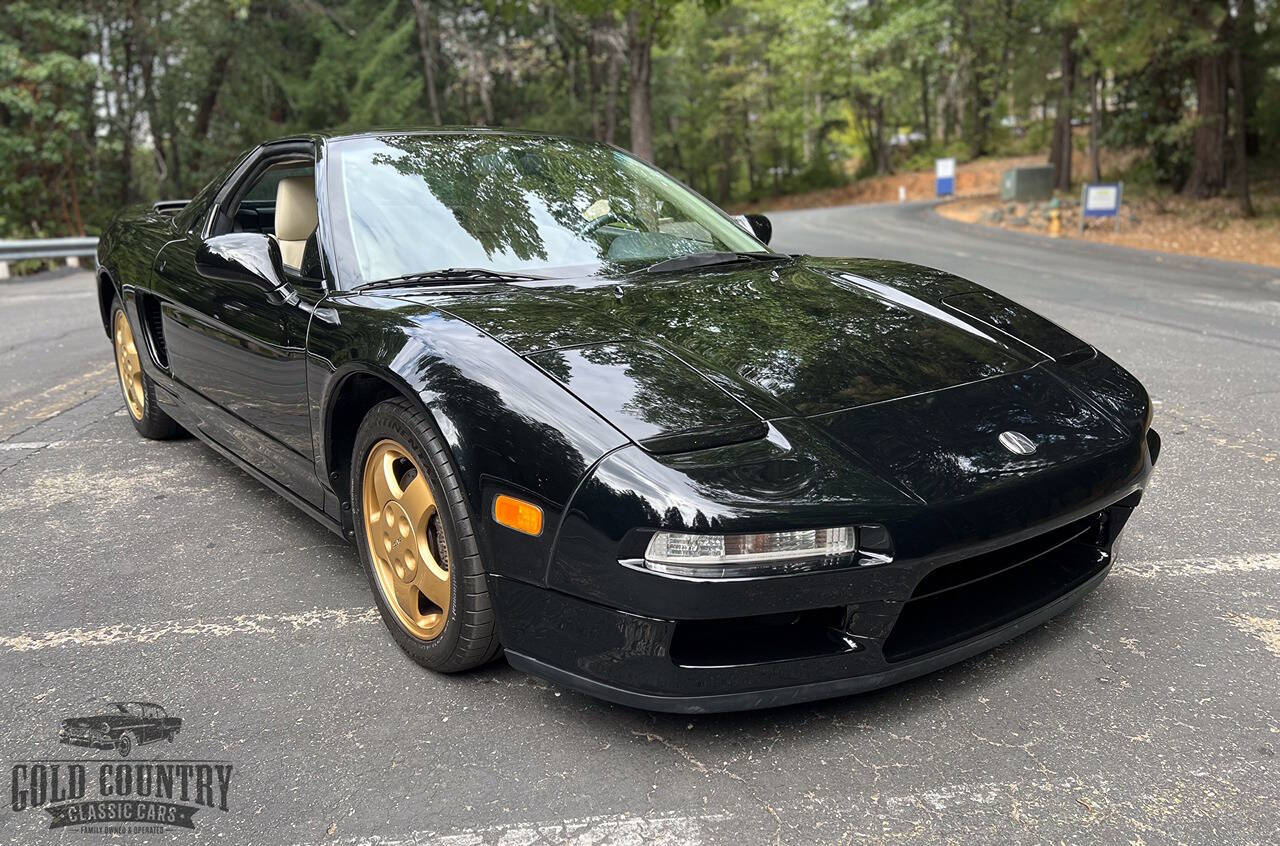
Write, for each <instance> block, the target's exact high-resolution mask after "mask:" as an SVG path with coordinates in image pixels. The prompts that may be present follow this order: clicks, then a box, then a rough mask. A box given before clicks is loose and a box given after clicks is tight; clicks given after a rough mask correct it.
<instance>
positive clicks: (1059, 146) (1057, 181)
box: [1049, 29, 1076, 191]
mask: <svg viewBox="0 0 1280 846" xmlns="http://www.w3.org/2000/svg"><path fill="white" fill-rule="evenodd" d="M1075 35H1076V34H1075V30H1074V29H1068V30H1066V31H1065V32H1063V34H1062V88H1061V90H1060V92H1059V94H1058V114H1057V117H1056V119H1055V120H1054V124H1053V145H1052V147H1051V148H1050V150H1049V163H1050V164H1052V165H1053V186H1054V188H1056V189H1057V190H1059V191H1070V190H1071V154H1072V144H1071V106H1072V98H1073V97H1074V95H1075V84H1076V52H1075V47H1074V41H1075Z"/></svg>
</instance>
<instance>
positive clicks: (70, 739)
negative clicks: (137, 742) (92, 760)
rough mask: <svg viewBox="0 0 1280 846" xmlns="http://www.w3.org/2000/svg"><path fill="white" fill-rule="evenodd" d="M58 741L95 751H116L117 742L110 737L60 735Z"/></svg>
mask: <svg viewBox="0 0 1280 846" xmlns="http://www.w3.org/2000/svg"><path fill="white" fill-rule="evenodd" d="M58 740H59V741H60V742H62V743H65V744H67V745H68V746H89V747H92V748H94V749H114V748H115V745H116V744H115V741H114V740H112V739H111V738H109V737H105V738H104V737H86V736H85V735H76V734H60V735H59V736H58Z"/></svg>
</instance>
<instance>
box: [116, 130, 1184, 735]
mask: <svg viewBox="0 0 1280 846" xmlns="http://www.w3.org/2000/svg"><path fill="white" fill-rule="evenodd" d="M748 226H749V229H750V231H748ZM768 236H769V225H768V221H767V220H765V219H763V218H761V217H753V218H750V219H748V220H746V221H745V222H743V223H741V224H740V223H739V222H735V220H734V219H732V218H730V217H728V216H726V215H725V214H724V213H722V212H721V211H719V210H718V209H716V208H715V207H714V206H712V205H711V204H710V203H708V202H706V201H705V200H703V199H702V198H700V197H699V196H697V195H696V194H694V193H693V192H692V191H690V190H689V189H688V188H685V187H684V186H682V185H680V184H679V183H678V182H676V181H675V180H673V179H671V178H670V177H669V176H667V175H665V174H663V173H662V172H660V171H658V170H656V169H654V168H652V167H650V166H649V165H647V164H644V163H642V162H640V161H638V160H636V159H635V158H633V157H631V156H630V155H628V154H626V153H624V152H622V151H620V150H617V149H615V148H612V147H609V146H605V145H600V144H591V143H583V142H578V141H573V140H569V139H566V138H559V137H551V136H543V135H533V134H524V133H513V132H491V131H482V130H470V129H467V130H439V131H423V132H398V131H397V132H371V133H367V134H359V135H348V136H341V137H339V136H326V135H308V136H305V137H295V138H289V139H285V140H281V141H273V142H270V143H267V144H263V145H262V146H260V147H258V148H256V149H254V150H252V151H250V152H249V153H247V154H245V155H244V156H243V157H241V158H240V159H239V160H238V161H237V162H235V163H234V164H233V165H232V166H231V167H230V168H229V169H228V170H227V171H226V173H224V174H223V175H222V176H221V177H219V178H218V179H216V180H215V181H214V182H213V183H211V184H210V185H209V186H208V187H207V188H205V189H204V190H203V191H201V192H200V193H199V194H198V195H197V196H196V197H195V198H194V199H192V200H190V201H189V202H174V203H161V204H157V206H156V207H154V208H143V209H138V210H131V211H128V212H125V213H123V214H122V215H121V216H120V217H119V218H118V219H117V220H116V221H115V222H114V223H113V224H112V225H111V226H110V228H109V229H108V230H107V232H106V233H105V235H104V236H103V237H102V239H101V245H100V247H99V256H98V258H99V268H98V278H99V290H100V294H101V307H102V319H103V323H104V325H105V327H106V329H107V332H108V334H110V335H111V336H112V337H113V339H114V344H115V351H116V359H117V362H118V364H119V371H120V381H121V385H122V387H123V390H124V398H125V400H126V404H127V407H128V409H129V412H130V414H131V415H132V419H133V423H134V426H135V427H136V428H137V430H138V431H139V432H140V433H142V434H143V435H144V436H147V437H151V438H165V437H170V436H173V435H175V434H178V433H179V432H181V431H182V430H183V429H185V430H187V431H189V432H192V433H194V434H196V435H198V436H199V437H200V438H201V439H203V440H204V441H206V442H207V443H208V444H209V445H210V446H211V447H213V449H215V450H217V451H218V452H220V453H222V454H224V455H225V456H227V457H228V458H230V459H231V460H232V461H234V462H236V463H237V464H239V465H240V466H241V467H242V468H243V469H245V470H246V471H247V472H249V473H250V474H252V475H253V476H255V477H256V478H258V479H259V480H261V481H262V482H263V483H264V484H266V485H268V486H270V487H271V488H273V489H274V490H276V491H278V492H279V493H281V494H282V495H283V496H285V497H286V498H287V499H289V500H290V501H291V502H293V503H294V504H295V505H297V506H298V507H299V508H301V509H302V510H304V511H306V512H307V513H308V514H311V515H312V516H313V517H315V518H316V519H317V520H319V521H320V522H322V523H324V524H325V525H326V526H328V527H330V528H331V529H333V530H334V531H335V532H338V533H339V534H341V535H343V536H344V537H346V538H349V539H351V540H353V541H354V542H355V543H356V545H357V547H358V548H359V551H360V556H361V558H362V559H363V561H364V564H365V567H366V568H367V570H368V575H369V582H370V584H371V586H372V589H373V594H374V597H375V599H376V602H377V606H378V609H379V610H380V611H381V613H382V616H383V618H384V620H385V622H386V624H387V626H388V628H389V629H390V631H391V633H392V635H393V636H394V637H395V639H396V640H397V641H398V642H399V644H400V645H401V646H402V647H403V648H404V650H405V651H406V652H407V653H408V654H409V655H410V656H412V657H413V658H414V659H415V660H416V661H418V662H419V663H421V664H423V665H425V666H427V667H430V668H432V669H436V670H442V671H455V670H463V669H466V668H469V667H474V666H476V665H478V664H482V663H484V662H486V661H488V660H490V659H492V658H493V657H494V656H495V655H497V654H498V650H499V644H501V645H502V647H503V648H505V650H506V654H507V659H508V660H509V661H510V662H511V663H512V664H513V665H514V666H516V667H518V668H521V669H524V670H527V671H529V672H532V673H536V674H538V675H542V676H545V677H547V678H549V679H553V680H555V681H557V682H560V683H562V684H564V685H567V686H569V687H573V688H577V689H579V690H582V691H585V692H587V693H590V694H592V695H594V696H598V697H601V698H604V699H610V700H614V701H616V702H622V703H627V704H630V705H636V706H640V707H644V708H651V709H657V710H672V711H689V712H696V711H716V710H730V709H742V708H755V707H762V706H770V705H779V704H783V703H787V702H795V701H800V700H806V699H816V698H819V697H826V696H835V695H839V694H845V693H850V692H854V691H860V690H866V689H869V688H874V687H879V686H883V685H886V684H890V683H892V682H896V681H899V680H901V679H906V678H909V677H911V676H916V675H919V674H921V673H925V672H928V671H930V670H932V669H934V668H937V667H940V666H942V665H945V664H950V663H952V662H955V661H958V660H960V659H962V658H965V657H966V656H969V655H973V654H975V653H977V652H980V651H982V650H985V649H987V648H989V647H991V646H992V645H993V644H996V643H999V642H1001V641H1003V640H1005V639H1007V638H1010V637H1013V636H1014V635H1016V634H1018V633H1020V632H1022V631H1025V630H1026V629H1028V628H1031V627H1032V626H1035V625H1037V624H1038V623H1040V622H1042V621H1044V620H1046V619H1048V618H1049V617H1050V616H1052V615H1054V614H1056V613H1058V612H1059V611H1061V610H1063V609H1064V608H1066V607H1067V606H1069V605H1071V604H1072V603H1073V602H1075V601H1076V600H1078V599H1079V598H1080V597H1081V596H1083V595H1084V594H1085V593H1086V592H1088V591H1090V590H1092V589H1093V588H1094V587H1096V586H1097V585H1098V583H1099V582H1100V581H1101V580H1102V578H1103V577H1104V576H1105V574H1106V573H1107V571H1108V568H1109V567H1110V565H1111V562H1112V552H1113V545H1114V543H1115V541H1116V537H1117V535H1118V534H1119V533H1120V530H1121V528H1122V527H1123V526H1124V524H1125V521H1126V520H1127V519H1128V518H1129V516H1130V514H1131V512H1132V511H1133V508H1134V506H1136V505H1137V504H1138V501H1139V499H1140V498H1141V496H1142V490H1143V486H1144V485H1145V483H1146V480H1147V477H1148V475H1149V473H1150V471H1151V467H1152V464H1153V463H1154V461H1155V459H1156V456H1157V454H1158V452H1159V445H1160V441H1159V438H1158V437H1157V435H1156V433H1155V432H1154V431H1153V430H1152V429H1151V428H1150V422H1151V405H1150V402H1149V400H1148V397H1147V393H1146V391H1145V390H1144V389H1143V387H1142V385H1141V384H1139V383H1138V382H1137V380H1135V379H1134V378H1133V377H1132V376H1130V375H1129V374H1128V373H1127V372H1125V371H1124V370H1123V369H1122V368H1120V367H1119V366H1117V365H1116V364H1115V363H1114V362H1113V361H1111V359H1109V358H1107V357H1106V356H1105V355H1103V354H1101V353H1100V352H1098V351H1096V350H1095V349H1093V348H1092V347H1090V346H1089V345H1088V344H1086V343H1084V342H1083V341H1081V340H1079V339H1077V338H1075V337H1074V336H1072V335H1070V334H1069V333H1067V332H1066V331H1064V330H1062V329H1061V328H1059V327H1058V326H1056V325H1054V324H1052V323H1050V322H1049V321H1047V320H1045V319H1043V318H1041V317H1039V316H1037V315H1036V314H1034V313H1032V312H1031V311H1028V310H1027V309H1025V308H1022V307H1021V306H1019V305H1017V304H1016V303H1014V302H1011V301H1010V300H1008V299H1005V298H1004V297H1002V296H1000V295H998V294H995V293H992V292H991V291H988V290H986V289H984V288H983V287H982V286H980V285H977V284H975V283H973V282H969V281H967V280H964V279H960V278H957V277H955V276H953V275H951V274H949V273H944V272H942V271H939V270H932V269H929V268H925V267H917V266H912V265H907V264H902V263H898V262H892V261H880V260H868V259H861V260H858V259H818V258H810V257H807V256H796V255H783V254H779V253H776V252H771V251H770V250H769V249H768V247H766V243H767V241H768V240H769V237H768Z"/></svg>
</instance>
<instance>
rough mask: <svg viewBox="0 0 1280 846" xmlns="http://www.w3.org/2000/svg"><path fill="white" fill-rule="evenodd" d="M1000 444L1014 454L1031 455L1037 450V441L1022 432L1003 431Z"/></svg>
mask: <svg viewBox="0 0 1280 846" xmlns="http://www.w3.org/2000/svg"><path fill="white" fill-rule="evenodd" d="M1000 445H1001V446H1002V447H1004V448H1005V449H1007V450H1009V452H1011V453H1013V454H1014V455H1030V454H1031V453H1033V452H1035V451H1036V444H1035V441H1033V440H1031V439H1030V438H1028V437H1027V436H1026V435H1024V434H1022V433H1021V432H1001V433H1000Z"/></svg>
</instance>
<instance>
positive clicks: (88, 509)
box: [0, 205, 1280, 846]
mask: <svg viewBox="0 0 1280 846" xmlns="http://www.w3.org/2000/svg"><path fill="white" fill-rule="evenodd" d="M773 220H774V224H775V232H776V233H777V235H776V242H775V246H777V247H779V248H781V249H784V250H791V251H804V252H811V253H816V254H840V255H873V256H881V257H888V258H899V259H905V260H909V261H918V262H921V263H924V264H929V265H933V266H938V267H943V268H946V269H948V270H952V271H954V272H957V273H959V274H961V275H964V276H969V277H971V278H974V279H976V280H978V281H981V282H983V283H985V284H988V285H989V286H990V287H992V288H994V289H996V290H998V291H1000V292H1001V293H1004V294H1006V295H1008V296H1011V297H1013V298H1014V299H1017V300H1019V301H1021V302H1024V303H1026V304H1027V305H1029V306H1031V307H1033V308H1035V309H1037V310H1039V311H1041V312H1042V313H1044V314H1045V315H1047V316H1048V317H1050V318H1051V319H1054V320H1056V321H1058V322H1060V323H1062V324H1063V325H1064V326H1066V327H1067V328H1068V329H1070V330H1072V331H1074V332H1076V333H1077V334H1079V335H1080V336H1082V337H1083V338H1085V339H1086V340H1088V341H1090V342H1092V343H1095V344H1096V345H1097V346H1099V347H1100V348H1101V349H1103V350H1105V351H1106V352H1107V353H1108V354H1109V355H1111V356H1112V357H1113V358H1115V359H1117V360H1118V361H1119V362H1120V363H1121V364H1123V365H1125V366H1126V367H1128V368H1129V369H1130V370H1131V371H1133V372H1134V373H1135V374H1136V375H1137V376H1138V377H1139V378H1140V379H1142V381H1143V382H1144V383H1145V384H1146V385H1147V387H1148V389H1149V390H1150V391H1151V394H1152V396H1153V398H1154V399H1155V400H1156V401H1157V402H1158V406H1157V410H1156V418H1155V425H1156V426H1157V428H1158V429H1159V430H1160V431H1161V434H1162V435H1163V436H1164V450H1163V452H1162V454H1161V459H1160V466H1159V467H1158V469H1157V471H1156V473H1155V476H1154V479H1153V483H1152V486H1151V488H1150V490H1149V491H1148V494H1147V496H1146V499H1145V501H1144V503H1143V506H1142V507H1141V508H1140V509H1139V510H1138V512H1137V513H1136V515H1135V517H1134V519H1133V520H1132V521H1131V522H1130V524H1129V528H1128V529H1127V537H1126V539H1125V541H1124V546H1123V549H1122V553H1121V560H1120V563H1119V564H1118V565H1117V567H1116V570H1115V572H1114V573H1113V575H1112V577H1111V578H1109V579H1108V580H1107V581H1106V582H1105V583H1104V584H1103V586H1102V587H1101V588H1099V590H1098V591H1097V592H1096V593H1094V594H1093V595H1092V596H1090V597H1089V598H1087V599H1086V600H1085V601H1084V602H1083V603H1082V604H1081V605H1079V606H1077V607H1076V608H1075V609H1073V610H1071V611H1069V612H1068V613H1066V614H1063V615H1062V616H1060V617H1058V618H1056V619H1054V620H1053V621H1051V622H1050V623H1049V624H1047V625H1045V626H1043V627H1041V628H1040V629H1037V630H1035V631H1032V632H1030V633H1028V634H1027V635H1025V636H1023V637H1021V638H1018V639H1017V640H1014V641H1012V642H1010V643H1008V644H1005V645H1003V646H1001V647H999V648H997V649H995V650H992V651H991V652H988V653H986V654H983V655H980V656H978V657H975V658H973V659H971V660H969V661H966V662H964V663H961V664H959V665H957V666H954V667H952V668H949V669H947V670H944V671H942V672H938V673H933V674H930V675H927V676H924V677H922V678H919V679H916V680H914V681H911V682H908V683H905V684H902V685H898V686H896V687H892V688H889V689H887V690H882V691H877V692H874V693H870V694H866V695H862V696H856V697H851V698H846V699H837V700H832V701H827V702H820V703H814V704H808V705H801V706H795V707H790V708H785V709H779V710H772V711H763V712H757V713H748V714H731V715H720V716H708V717H692V718H691V717H682V716H674V715H655V714H648V713H644V712H641V711H634V710H630V709H626V708H622V707H617V706H612V705H607V704H604V703H600V702H597V701H594V700H592V699H589V698H586V697H584V696H581V695H578V694H575V693H572V692H569V691H566V690H562V689H560V688H557V687H555V686H553V685H549V684H547V683H544V682H542V681H539V680H536V679H533V678H530V677H527V676H524V675H522V674H520V673H517V672H515V671H514V670H512V669H510V668H509V667H508V666H507V665H506V664H505V663H503V662H501V661H500V662H498V663H496V664H493V665H491V666H489V667H485V668H483V669H481V670H479V671H477V672H473V673H469V674H466V675H461V676H454V677H441V676H436V675H432V674H430V673H428V672H426V671H424V670H421V669H420V668H418V667H417V666H416V665H414V664H412V663H411V662H410V661H409V660H408V659H407V658H405V657H404V656H403V655H402V654H401V653H400V652H399V650H398V649H397V648H396V647H395V645H394V644H393V643H392V641H391V640H390V638H389V637H388V636H387V635H386V634H385V633H384V631H383V629H382V625H381V623H380V622H379V621H378V619H377V618H376V616H375V615H373V614H371V613H370V608H371V601H370V598H369V593H368V585H367V582H366V580H365V577H364V574H363V573H362V571H361V570H360V568H359V566H358V563H357V559H356V555H355V552H354V549H352V548H350V547H348V546H346V545H344V544H343V543H342V542H341V541H340V540H339V539H338V538H337V537H335V536H333V535H331V534H330V533H329V532H327V531H326V530H324V529H322V528H320V527H319V526H318V525H315V524H314V523H312V522H311V521H310V520H309V519H308V518H307V517H305V516H304V515H303V514H301V513H300V512H298V511H296V510H294V509H293V508H292V507H291V506H290V505H288V503H286V502H285V501H284V500H282V499H280V498H278V497H276V496H275V495H273V494H271V493H270V492H268V491H266V490H265V489H264V488H262V486H260V485H259V484H257V483H256V482H254V481H253V480H251V479H250V478H249V477H247V476H246V475H244V474H243V473H241V472H240V471H239V470H237V469H235V468H234V467H232V466H231V465H229V464H228V463H226V462H225V461H223V460H221V459H219V458H218V457H217V456H216V455H215V454H214V453H212V452H211V451H210V450H209V449H207V448H206V447H204V446H202V445H201V444H200V443H199V442H197V441H194V440H186V441H175V442H168V443H150V442H145V441H143V440H141V439H139V438H138V437H136V436H135V434H134V432H133V430H132V428H131V427H130V425H129V423H128V420H127V418H126V417H125V411H124V407H123V401H122V399H121V397H120V394H119V389H118V386H117V385H116V383H115V381H114V374H113V371H112V369H111V354H110V348H109V345H108V341H107V338H106V336H105V334H104V333H103V331H102V328H101V323H100V319H99V316H98V313H97V303H96V300H95V298H94V294H93V287H92V278H91V276H90V275H89V274H87V273H83V272H81V273H61V274H57V275H53V276H46V277H42V278H39V279H35V280H13V281H9V282H6V283H3V284H0V572H2V573H3V579H4V585H5V588H6V590H5V591H4V594H3V598H2V599H0V679H2V681H0V689H3V691H4V694H5V700H4V701H5V703H7V705H8V706H9V707H8V709H7V712H6V719H5V720H4V721H3V722H2V723H0V754H2V755H3V756H4V757H5V760H6V770H7V769H8V767H7V764H8V763H10V762H12V761H14V760H17V759H22V758H37V757H60V756H62V755H65V754H66V753H65V748H64V747H60V746H59V744H58V743H57V737H56V734H57V726H58V723H59V721H60V720H61V719H62V718H64V717H66V716H70V715H72V714H74V713H78V712H80V711H82V710H83V708H84V707H85V705H86V703H89V702H102V701H103V700H104V699H115V698H126V699H143V700H152V701H156V702H160V703H162V704H164V705H166V706H167V707H169V708H170V710H171V711H172V712H174V713H175V714H177V715H178V716H181V717H182V718H183V720H184V730H183V734H182V735H180V736H179V739H178V741H177V743H176V744H175V745H174V746H173V747H167V746H165V747H156V746H149V747H144V748H142V749H141V750H139V757H153V752H152V750H158V751H156V752H154V756H158V757H165V756H171V755H180V756H183V757H192V758H196V757H199V758H216V759H222V760H229V761H231V762H232V763H233V764H234V765H235V768H236V769H235V775H234V778H233V781H232V785H231V807H230V810H229V811H228V812H226V813H221V812H212V811H210V812H205V811H202V812H201V813H202V814H203V815H204V819H200V817H199V815H198V816H197V820H198V821H199V825H198V827H197V830H196V832H195V833H189V832H183V833H181V834H176V833H172V832H170V833H167V834H155V835H138V836H135V837H132V838H125V840H126V842H139V843H147V842H168V841H169V840H184V841H190V840H195V841H201V842H203V841H221V842H236V843H250V842H252V843H274V844H287V843H296V844H311V843H339V844H352V843H369V844H374V843H377V844H382V846H388V844H396V843H432V844H436V843H445V844H504V846H512V844H532V843H582V844H587V843H591V844H623V843H628V844H629V843H665V844H684V843H699V842H700V843H734V844H737V843H785V844H828V843H829V844H852V843H864V842H870V843H879V842H884V843H896V842H903V841H907V842H921V843H964V844H973V843H991V844H1008V843H1042V842H1062V843H1091V842H1092V843H1096V842H1104V843H1113V842H1125V843H1206V844H1207V843H1233V844H1247V843H1259V844H1260V843H1274V842H1276V841H1277V840H1278V839H1280V816H1278V815H1277V813H1276V809H1277V807H1280V788H1278V787H1277V782H1278V781H1280V779H1277V775H1280V772H1278V768H1277V762H1276V750H1277V749H1278V748H1280V704H1278V702H1280V698H1278V697H1277V682H1278V681H1280V590H1277V586H1276V585H1277V580H1278V579H1280V519H1277V514H1278V511H1280V508H1278V505H1280V459H1278V457H1277V456H1278V454H1280V269H1267V268H1258V267H1250V266H1245V265H1230V264H1224V263H1217V262H1208V261H1200V260H1196V259H1189V258H1185V257H1176V256H1159V255H1156V254H1153V253H1141V252H1137V251H1130V250H1123V249H1116V248H1107V247H1103V246H1097V245H1082V244H1078V243H1063V242H1050V241H1046V240H1040V239H1034V238H1031V237H1029V236H1022V235H1019V234H1017V233H1007V232H1003V231H998V230H985V229H977V228H971V227H966V226H964V225H962V224H956V223H951V222H945V221H941V220H939V219H938V218H936V216H933V215H932V214H931V213H930V212H929V211H928V210H927V208H924V207H921V206H914V205H913V206H879V207H850V208H838V209H815V210H808V211H798V212H788V213H780V214H777V215H775V216H773ZM86 754H89V755H95V754H96V755H97V756H98V757H101V758H103V759H104V760H109V759H110V758H109V755H108V754H107V753H92V752H90V753H86ZM47 822H48V821H47V819H41V815H40V814H37V813H34V812H23V813H14V812H12V811H10V810H8V809H5V810H3V811H2V812H0V841H5V842H9V841H12V842H23V843H40V842H60V841H61V839H64V838H60V837H59V832H57V831H50V830H48V829H47V827H46V826H47ZM76 838H78V839H77V842H84V841H86V840H94V839H95V838H94V837H93V836H78V835H74V836H72V839H76ZM97 839H101V838H97Z"/></svg>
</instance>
